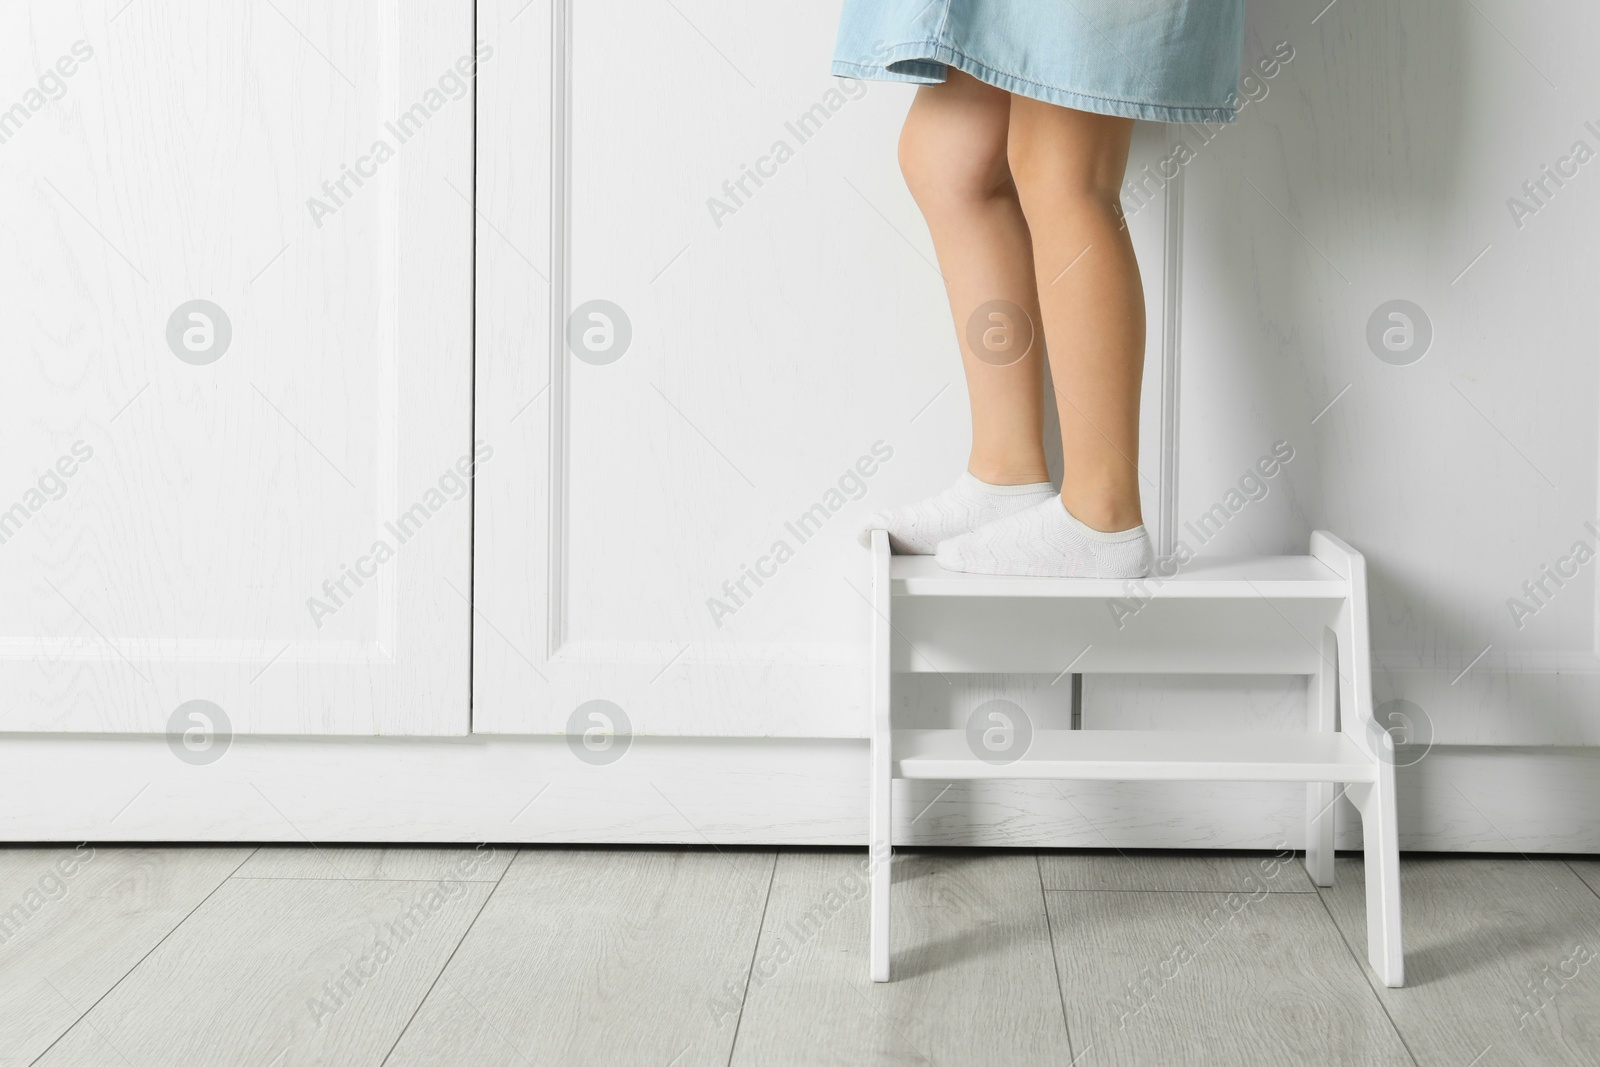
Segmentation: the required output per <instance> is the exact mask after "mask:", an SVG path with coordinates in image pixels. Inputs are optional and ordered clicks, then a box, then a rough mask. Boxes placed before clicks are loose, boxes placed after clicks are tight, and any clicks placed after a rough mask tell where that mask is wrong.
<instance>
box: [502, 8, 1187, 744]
mask: <svg viewBox="0 0 1600 1067" xmlns="http://www.w3.org/2000/svg"><path fill="white" fill-rule="evenodd" d="M825 7H826V5H825ZM480 20H481V24H480V32H481V33H482V34H484V35H485V36H487V37H489V38H491V39H492V40H494V41H495V42H496V45H497V47H500V48H501V50H502V53H501V56H500V57H499V58H497V59H496V60H495V61H493V62H492V63H490V64H487V65H486V66H485V70H484V74H483V81H482V84H481V97H480V100H481V108H482V110H481V115H480V127H479V141H478V146H479V199H480V208H481V210H482V217H481V219H480V222H479V229H478V284H479V289H478V297H479V322H478V340H479V362H478V372H477V384H478V434H479V436H481V437H483V438H484V440H485V441H487V442H489V443H491V444H492V445H493V446H494V447H495V449H496V458H495V460H494V462H493V463H492V464H491V465H489V466H488V467H486V468H485V470H484V472H483V474H482V476H481V478H480V483H479V487H478V488H479V494H478V498H477V525H476V528H475V539H476V553H475V557H474V558H475V578H476V604H477V607H478V609H479V612H480V614H479V616H478V620H477V622H478V624H477V625H476V626H475V628H474V671H475V685H474V719H473V726H474V730H476V731H480V732H481V731H494V732H533V733H557V732H581V731H583V730H587V729H590V728H594V727H603V726H604V724H605V723H606V722H607V721H608V720H609V721H610V722H611V724H612V725H613V726H614V727H618V728H628V729H631V730H632V731H633V732H635V733H641V734H646V733H647V734H670V735H708V736H719V735H720V736H802V737H859V736H862V735H863V734H864V731H865V726H866V720H865V711H864V709H865V704H866V698H867V694H868V678H867V663H866V655H865V654H866V648H867V635H868V632H869V624H870V620H871V609H870V606H869V603H868V602H867V600H866V593H867V591H868V590H867V565H866V564H867V560H866V552H865V550H864V549H863V548H861V547H860V546H859V545H858V544H857V543H856V530H857V529H858V527H859V526H860V525H861V523H862V521H863V519H864V518H865V517H866V516H867V515H869V514H870V513H871V512H873V511H874V510H877V509H878V508H880V507H883V506H886V505H889V504H893V503H898V502H903V501H906V500H911V499H916V498H917V497H919V496H922V495H926V494H928V493H931V492H935V491H937V490H938V489H940V488H943V487H944V486H945V485H947V484H948V483H949V482H950V481H952V480H953V479H954V478H955V477H956V475H957V474H958V473H959V472H960V471H961V470H962V468H963V466H964V464H965V461H966V448H967V441H968V439H969V438H968V426H967V410H966V402H965V395H964V394H965V389H964V387H963V385H962V383H961V380H960V373H961V371H960V364H959V360H958V357H957V348H956V339H955V334H954V330H953V329H952V327H951V324H950V321H949V313H948V311H947V309H946V305H945V297H944V289H943V285H942V282H941V279H940V276H939V273H938V270H937V268H936V267H935V266H934V263H933V258H934V257H933V250H932V246H931V243H930V241H929V239H928V235H927V229H926V227H925V225H924V224H923V222H922V219H921V217H920V215H919V214H918V212H917V209H916V206H915V204H914V203H913V202H912V200H911V198H910V196H909V195H908V194H907V192H906V189H905V185H904V182H903V180H902V178H901V176H900V173H899V170H898V167H897V164H896V160H895V144H896V139H897V136H898V130H899V125H900V122H901V119H902V118H903V116H904V114H905V109H906V106H907V104H908V102H909V100H910V96H911V93H912V89H911V88H910V87H908V86H904V85H889V84H884V83H870V84H868V83H846V82H843V81H840V80H837V79H834V78H832V77H831V76H830V75H829V73H828V64H829V60H830V58H831V55H832V48H833V37H834V31H835V27H836V24H837V12H836V9H827V10H825V9H823V8H818V7H816V6H814V5H805V4H738V3H731V2H724V0H696V2H693V3H675V4H639V3H635V2H634V0H533V2H532V3H531V5H530V4H529V3H528V0H484V2H483V3H482V4H481V5H480ZM530 117H531V118H532V120H533V121H532V122H531V123H530V122H529V118H530ZM1154 132H1156V131H1149V130H1147V131H1144V134H1145V136H1142V138H1141V142H1140V147H1139V152H1140V153H1141V156H1140V165H1143V163H1144V162H1146V161H1147V160H1151V159H1156V158H1158V152H1159V151H1160V150H1161V149H1162V147H1163V146H1162V144H1161V143H1160V141H1159V137H1157V138H1155V139H1151V138H1150V137H1149V136H1148V134H1151V133H1154ZM1163 219H1164V215H1163V210H1162V202H1161V200H1160V198H1159V197H1157V198H1156V202H1155V203H1154V204H1153V205H1152V206H1151V207H1150V208H1149V210H1147V211H1142V212H1140V213H1139V214H1138V215H1137V216H1136V217H1135V218H1134V219H1133V220H1132V225H1133V228H1134V233H1135V239H1136V240H1137V241H1138V242H1139V244H1140V253H1141V256H1142V257H1143V259H1144V264H1145V267H1146V281H1147V285H1148V286H1149V288H1150V294H1149V301H1148V302H1149V307H1150V310H1151V314H1152V317H1153V320H1154V321H1153V326H1152V329H1151V342H1152V345H1151V367H1152V373H1151V375H1150V377H1149V382H1150V390H1149V394H1148V396H1147V410H1148V411H1149V412H1150V413H1151V419H1150V420H1149V424H1148V427H1147V428H1148V429H1149V430H1150V431H1151V433H1150V435H1149V437H1148V440H1147V443H1146V447H1145V449H1144V453H1143V458H1144V461H1145V463H1146V466H1147V468H1148V470H1147V474H1148V477H1147V478H1146V480H1145V482H1146V485H1147V487H1148V488H1149V490H1150V492H1149V494H1148V495H1149V497H1150V500H1149V502H1148V503H1149V506H1150V507H1151V515H1152V516H1154V515H1156V514H1157V509H1156V505H1157V501H1156V499H1155V497H1156V496H1157V495H1158V493H1157V487H1158V484H1159V478H1158V476H1157V468H1158V466H1159V458H1160V449H1159V447H1157V444H1158V442H1157V436H1158V430H1159V426H1158V419H1157V418H1156V416H1157V415H1158V413H1159V411H1160V403H1159V399H1160V388H1161V384H1162V375H1161V373H1160V367H1161V360H1160V352H1159V341H1160V338H1161V314H1162V311H1163V308H1164V304H1165V302H1164V300H1163V297H1162V292H1163V290H1162V267H1163V260H1162V254H1163V248H1162V243H1161V236H1162V233H1163V229H1162V223H1163ZM1063 666H1065V662H1064V663H1063ZM591 701H604V702H606V703H605V704H596V705H592V704H591V703H590V702H591ZM596 755H597V758H604V757H603V755H602V754H596Z"/></svg>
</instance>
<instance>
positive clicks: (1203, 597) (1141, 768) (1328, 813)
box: [869, 530, 1404, 986]
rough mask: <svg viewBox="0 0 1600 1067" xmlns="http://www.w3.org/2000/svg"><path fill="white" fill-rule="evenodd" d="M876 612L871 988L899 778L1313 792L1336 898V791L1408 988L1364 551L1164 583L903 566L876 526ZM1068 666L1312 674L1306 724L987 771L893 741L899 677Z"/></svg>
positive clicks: (884, 951) (1326, 548)
mask: <svg viewBox="0 0 1600 1067" xmlns="http://www.w3.org/2000/svg"><path fill="white" fill-rule="evenodd" d="M872 602H873V608H874V614H875V618H874V619H873V632H872V747H871V759H870V766H871V771H870V773H871V788H870V798H871V814H870V820H869V822H870V826H869V830H870V835H871V836H870V840H869V845H870V847H871V853H870V854H871V856H872V859H873V861H874V862H873V863H872V868H871V870H872V875H871V877H872V892H871V901H872V904H871V913H872V915H871V921H872V933H871V941H872V944H871V964H872V979H873V981H875V982H886V981H888V980H889V890H890V883H891V880H892V879H891V867H892V860H891V855H892V849H891V848H890V847H889V846H890V845H891V844H892V839H891V832H892V829H893V825H894V823H893V819H892V810H891V798H892V789H893V783H894V779H896V778H926V779H936V780H941V781H949V780H953V779H979V778H981V779H1018V778H1048V779H1103V780H1113V781H1188V782H1305V783H1307V787H1306V820H1307V822H1306V870H1307V871H1308V872H1309V873H1310V875H1311V878H1312V880H1313V881H1314V882H1316V884H1317V885H1323V886H1326V885H1332V884H1333V810H1332V809H1333V804H1334V801H1335V800H1336V798H1337V795H1338V794H1337V792H1336V790H1337V788H1338V787H1339V786H1341V785H1342V786H1343V787H1344V792H1345V795H1346V796H1348V797H1349V798H1350V799H1351V801H1352V802H1353V803H1354V804H1355V806H1356V807H1357V808H1358V809H1359V810H1360V812H1361V823H1362V832H1363V838H1364V849H1365V854H1366V880H1367V958H1368V959H1369V960H1370V961H1371V963H1372V969H1373V971H1374V972H1375V973H1376V974H1377V976H1378V978H1379V980H1381V981H1382V982H1383V984H1384V985H1386V986H1399V985H1400V984H1402V982H1403V980H1404V960H1403V957H1402V954H1401V949H1400V868H1399V851H1398V842H1397V840H1396V831H1395V799H1394V741H1393V739H1392V738H1391V737H1390V736H1389V734H1388V733H1387V732H1386V731H1384V730H1382V729H1380V728H1379V727H1378V726H1377V725H1376V724H1375V723H1374V721H1373V718H1372V656H1371V647H1370V643H1369V638H1368V633H1367V572H1366V561H1365V560H1363V559H1362V557H1361V554H1360V553H1359V552H1357V551H1355V550H1354V549H1352V548H1351V547H1350V546H1349V545H1347V544H1345V543H1344V542H1343V541H1341V540H1339V539H1338V538H1337V537H1335V536H1333V535H1332V534H1330V533H1327V532H1325V531H1321V530H1319V531H1317V532H1315V533H1313V534H1312V535H1311V554H1310V555H1309V556H1267V557H1260V558H1251V559H1231V560H1206V559H1196V560H1192V561H1191V562H1190V563H1189V564H1188V565H1187V566H1185V567H1183V568H1181V570H1180V572H1179V573H1178V574H1176V575H1173V576H1172V577H1170V578H1161V577H1152V578H1147V579H1144V580H1142V581H1140V582H1135V583H1129V582H1124V581H1121V580H1110V579H1087V578H1009V577H993V576H988V575H979V574H960V573H956V572H952V571H947V570H943V569H942V568H940V567H939V565H938V564H937V563H935V562H934V560H933V559H932V558H931V557H928V556H891V555H890V553H889V538H888V535H887V534H886V533H884V532H883V531H881V530H878V531H874V532H873V535H872ZM1073 657H1078V658H1077V659H1076V661H1074V660H1073ZM1069 665H1070V666H1071V669H1072V670H1074V671H1081V672H1085V673H1091V672H1116V673H1150V672H1164V673H1180V674H1304V675H1309V676H1310V677H1311V678H1312V679H1313V681H1312V683H1311V685H1310V692H1311V701H1310V704H1311V723H1310V725H1311V728H1310V730H1308V731H1307V732H1306V733H1303V734H1301V733H1286V732H1280V733H1216V732H1200V731H1177V730H1039V731H1036V732H1032V734H1031V743H1029V744H1028V745H1027V747H1026V750H1025V751H1022V752H1020V754H1018V755H1016V756H1011V755H1010V754H1009V753H1007V754H1006V755H1005V757H1004V758H1005V759H1007V760H1009V761H1008V762H1001V761H1000V760H997V759H994V758H993V757H992V756H991V758H983V757H981V756H980V755H979V754H978V753H977V751H976V750H975V749H974V748H973V747H972V746H971V745H969V743H968V740H967V731H965V730H896V729H894V724H893V722H892V721H891V714H890V709H891V707H892V703H891V700H892V696H893V692H892V686H893V679H894V675H895V674H896V673H908V672H921V671H938V672H941V673H946V674H949V673H956V672H982V673H994V672H1004V673H1033V674H1057V673H1060V672H1062V671H1063V670H1064V668H1066V667H1068V666H1069ZM1336 679H1337V681H1336ZM1336 700H1337V704H1336V703H1335V701H1336ZM1336 712H1342V714H1336ZM1018 748H1021V745H1020V744H1019V745H1018Z"/></svg>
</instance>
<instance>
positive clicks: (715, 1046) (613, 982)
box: [385, 848, 774, 1067]
mask: <svg viewBox="0 0 1600 1067" xmlns="http://www.w3.org/2000/svg"><path fill="white" fill-rule="evenodd" d="M773 860H774V854H773V853H771V852H746V851H731V850H717V849H706V850H698V849H697V850H645V849H578V848H536V849H527V850H524V851H523V852H520V853H519V854H518V855H517V858H516V860H515V861H514V862H513V863H512V864H511V867H510V868H509V869H508V870H507V871H506V874H505V877H504V878H502V879H501V881H500V885H499V888H498V889H496V891H495V895H494V899H493V900H491V901H490V902H489V904H488V906H487V907H485V908H484V910H483V915H482V916H481V917H480V918H479V919H478V921H477V923H476V924H475V925H474V926H473V929H472V933H471V935H470V936H468V937H467V938H466V940H465V941H464V942H463V943H462V945H461V948H460V949H459V950H458V951H457V953H456V955H455V957H454V959H452V960H451V961H450V966H449V967H448V968H447V969H446V970H445V973H444V974H443V975H441V976H440V980H439V982H438V985H437V986H436V987H435V989H434V991H433V992H432V993H431V994H430V995H429V996H428V999H427V1002H426V1003H425V1004H423V1006H422V1009H421V1010H420V1011H419V1012H418V1013H417V1017H416V1019H415V1020H414V1021H413V1022H412V1024H411V1025H410V1026H409V1027H408V1028H407V1030H406V1032H405V1035H404V1036H403V1037H402V1038H401V1040H400V1042H399V1044H398V1045H396V1046H395V1050H394V1054H393V1055H392V1056H391V1057H390V1058H389V1060H388V1061H387V1063H386V1065H385V1067H416V1065H418V1064H437V1065H440V1067H456V1065H459V1064H472V1065H473V1067H491V1065H497V1064H505V1065H507V1067H512V1065H516V1067H523V1065H527V1067H533V1065H538V1067H543V1065H546V1064H550V1065H559V1067H578V1065H583V1064H603V1065H608V1067H609V1065H612V1064H656V1065H660V1067H666V1065H667V1064H671V1065H672V1067H691V1065H695V1064H718V1065H721V1064H725V1063H727V1060H728V1050H729V1047H730V1046H731V1044H732V1042H733V1031H734V1027H733V1026H732V1025H731V1023H727V1022H724V1023H723V1024H721V1025H719V1023H718V1020H717V1017H716V1016H715V1014H714V1011H715V1006H716V1002H717V1000H718V999H719V998H725V997H726V996H727V992H726V988H725V987H726V986H727V984H728V983H730V982H731V983H733V984H734V985H733V988H734V990H735V991H738V990H742V988H743V985H744V982H745V978H746V975H747V974H748V973H749V967H750V959H751V954H752V952H753V950H754V948H755V943H756V936H757V934H758V932H759V930H760V926H761V915H762V910H763V907H764V905H765V902H766V898H767V890H768V887H769V886H770V884H771V878H772V865H773ZM736 1007H737V1002H735V1008H736Z"/></svg>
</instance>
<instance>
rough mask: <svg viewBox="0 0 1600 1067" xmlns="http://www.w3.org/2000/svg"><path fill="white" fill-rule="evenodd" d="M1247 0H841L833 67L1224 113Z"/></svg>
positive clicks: (876, 75) (1044, 96) (1164, 113)
mask: <svg viewBox="0 0 1600 1067" xmlns="http://www.w3.org/2000/svg"><path fill="white" fill-rule="evenodd" d="M1243 51H1244V0H844V12H843V15H842V16H841V17H840V20H839V40H838V44H837V46H836V47H835V49H834V54H833V73H834V74H837V75H839V76H840V77H846V78H868V79H874V80H880V81H903V82H914V83H916V84H919V85H931V84H935V83H937V82H942V81H944V80H945V77H946V72H947V70H948V69H949V68H950V67H955V68H956V69H958V70H963V71H966V72H967V73H968V74H970V75H972V76H973V77H974V78H977V79H978V80H979V81H983V82H987V83H988V84H990V85H994V86H998V87H999V88H1001V89H1005V90H1007V91H1009V92H1013V93H1016V94H1017V95H1019V96H1028V97H1032V98H1034V99H1035V100H1044V101H1046V102H1048V103H1051V104H1060V105H1062V106H1063V107H1071V108H1077V109H1078V110H1080V111H1093V112H1097V113H1099V114H1102V115H1120V116H1123V117H1124V118H1133V119H1154V120H1156V121H1160V122H1231V121H1232V120H1233V118H1234V116H1235V113H1236V111H1237V110H1238V105H1239V93H1238V89H1239V64H1240V60H1241V59H1242V58H1243Z"/></svg>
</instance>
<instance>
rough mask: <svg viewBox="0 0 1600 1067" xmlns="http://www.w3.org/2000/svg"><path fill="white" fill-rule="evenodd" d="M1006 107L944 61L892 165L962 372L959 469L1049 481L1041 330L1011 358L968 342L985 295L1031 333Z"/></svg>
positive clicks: (1031, 300)
mask: <svg viewBox="0 0 1600 1067" xmlns="http://www.w3.org/2000/svg"><path fill="white" fill-rule="evenodd" d="M1010 112H1011V94H1010V93H1008V92H1006V91H1005V90H1003V89H996V88H995V87H994V86H992V85H985V84H984V83H983V82H980V81H978V80H977V79H975V78H972V77H970V76H969V75H966V74H963V73H962V72H961V71H958V70H955V69H954V68H951V70H950V75H949V81H947V82H945V83H943V84H941V85H924V86H922V87H920V88H919V89H918V90H917V95H916V98H915V100H914V101H913V102H912V104H911V110H910V111H909V112H908V113H907V115H906V121H905V127H904V128H903V130H902V131H901V134H900V169H901V172H902V173H903V174H904V175H905V179H906V186H907V187H908V188H909V189H910V190H911V195H912V196H913V197H915V198H916V201H917V206H918V207H919V208H921V209H922V215H923V217H924V218H925V219H926V220H927V223H928V231H929V232H930V233H931V234H932V236H933V245H934V249H935V250H936V251H937V252H938V255H939V269H940V272H941V273H942V274H943V275H944V279H945V290H946V293H947V294H948V295H949V298H950V312H951V315H952V316H953V317H954V319H955V328H956V337H957V340H958V341H959V343H960V347H961V359H962V365H963V367H964V369H965V371H966V376H967V393H968V396H969V397H970V398H971V404H972V453H971V457H970V459H969V461H968V463H967V470H968V471H969V472H970V473H972V474H974V475H976V476H977V477H978V478H981V479H982V480H984V481H986V482H991V483H993V484H996V485H1015V484H1024V483H1029V482H1044V481H1048V480H1049V474H1048V472H1047V471H1046V468H1045V458H1044V441H1043V418H1044V416H1043V404H1042V388H1043V387H1042V375H1041V368H1042V367H1043V360H1042V359H1041V358H1040V355H1041V352H1042V350H1043V347H1044V344H1043V342H1044V338H1043V337H1042V336H1035V339H1034V342H1033V346H1032V351H1030V352H1029V353H1028V354H1027V355H1026V356H1024V357H1023V358H1022V359H1020V360H1018V361H1017V362H1015V363H1009V361H1010V359H1011V358H1012V353H1010V352H1007V351H1004V350H1002V351H1000V352H998V353H996V352H991V351H988V350H984V351H982V352H978V353H974V352H973V350H972V346H971V344H970V343H969V340H968V336H969V333H970V330H969V324H970V323H971V320H972V317H973V315H974V313H975V312H977V311H978V309H979V308H980V307H981V306H982V305H984V304H987V303H989V302H991V301H1006V302H1007V303H1009V304H1011V305H1013V306H1015V307H1018V308H1020V309H1021V310H1022V312H1023V314H1024V315H1026V316H1027V317H1028V319H1029V320H1030V321H1029V322H1026V323H1013V324H1009V325H1011V326H1013V327H1015V328H1016V329H1017V330H1018V331H1020V332H1031V333H1033V334H1036V335H1037V334H1038V330H1037V329H1036V324H1037V323H1038V320H1039V314H1038V287H1037V285H1036V284H1035V283H1034V277H1033V259H1032V253H1031V251H1030V248H1029V241H1028V224H1027V221H1026V220H1025V219H1024V217H1023V214H1022V204H1021V203H1020V202H1019V201H1018V199H1017V189H1016V186H1015V185H1013V184H1012V181H1011V173H1010V170H1009V169H1008V166H1007V162H1006V140H1007V131H1008V129H1009V126H1010ZM997 325H999V326H1001V328H1002V329H1003V328H1005V326H1006V325H1007V324H997ZM1007 363H1009V365H1003V364H1007Z"/></svg>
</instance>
